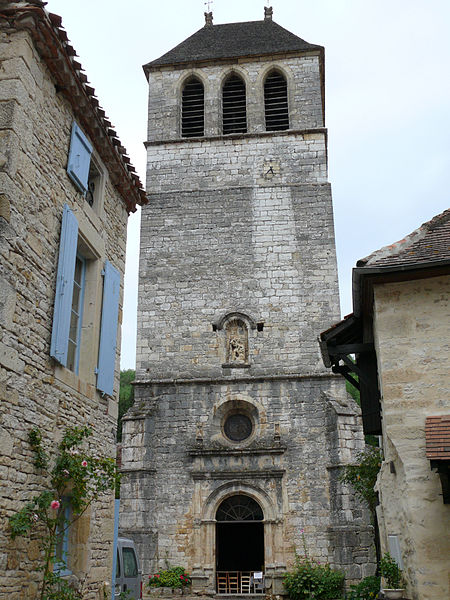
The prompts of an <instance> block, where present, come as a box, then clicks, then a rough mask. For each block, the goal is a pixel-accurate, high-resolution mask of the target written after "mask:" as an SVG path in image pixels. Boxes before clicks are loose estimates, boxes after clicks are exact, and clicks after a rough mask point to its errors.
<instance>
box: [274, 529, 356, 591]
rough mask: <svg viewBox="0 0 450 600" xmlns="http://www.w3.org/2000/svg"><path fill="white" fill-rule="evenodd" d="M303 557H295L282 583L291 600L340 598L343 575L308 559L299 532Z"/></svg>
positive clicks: (304, 543)
mask: <svg viewBox="0 0 450 600" xmlns="http://www.w3.org/2000/svg"><path fill="white" fill-rule="evenodd" d="M301 534H302V541H303V550H304V555H303V556H299V555H298V554H296V556H295V565H294V568H293V570H292V571H290V572H288V573H286V574H285V576H284V579H283V583H284V587H285V588H286V591H287V593H288V596H289V598H292V600H303V599H312V598H314V600H335V599H336V598H340V597H341V596H342V589H343V586H344V579H345V575H344V573H342V572H341V571H334V570H333V569H332V568H331V567H330V565H329V564H327V563H325V564H321V563H320V562H319V561H317V560H315V559H313V558H310V557H309V554H308V549H307V547H306V539H305V534H304V533H303V529H302V531H301Z"/></svg>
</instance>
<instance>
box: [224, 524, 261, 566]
mask: <svg viewBox="0 0 450 600" xmlns="http://www.w3.org/2000/svg"><path fill="white" fill-rule="evenodd" d="M216 552H217V570H218V571H263V570H264V525H263V524H262V523H245V522H238V521H234V522H230V523H217V525H216Z"/></svg>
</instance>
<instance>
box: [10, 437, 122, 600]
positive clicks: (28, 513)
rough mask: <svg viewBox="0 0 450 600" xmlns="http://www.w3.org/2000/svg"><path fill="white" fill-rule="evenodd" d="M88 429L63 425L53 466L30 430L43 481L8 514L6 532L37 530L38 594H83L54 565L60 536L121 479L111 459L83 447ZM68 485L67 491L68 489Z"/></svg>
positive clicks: (56, 597)
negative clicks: (39, 554)
mask: <svg viewBox="0 0 450 600" xmlns="http://www.w3.org/2000/svg"><path fill="white" fill-rule="evenodd" d="M90 435H91V430H90V429H89V428H88V427H72V428H68V429H66V430H65V431H64V434H63V437H62V440H61V442H60V443H59V445H58V446H57V451H56V456H55V458H54V460H53V468H52V469H50V468H49V465H50V460H49V457H48V455H47V454H46V452H45V451H44V450H43V447H42V434H41V432H40V431H39V430H38V429H33V430H32V431H30V433H29V435H28V439H29V442H30V445H31V447H32V449H33V451H34V454H35V458H34V464H35V466H37V467H38V468H40V469H42V468H44V465H45V468H46V475H47V484H46V485H45V488H44V489H43V490H42V491H41V492H40V493H39V494H37V495H35V496H33V497H32V499H31V500H30V501H28V502H27V503H26V504H25V506H23V507H22V508H21V510H19V511H18V512H17V513H15V514H13V515H12V516H11V517H10V519H9V526H10V536H11V538H12V539H15V538H16V537H18V536H25V537H26V536H29V535H31V534H32V533H33V532H35V533H36V534H37V536H38V538H39V539H40V541H41V549H42V565H41V570H42V572H43V579H42V587H41V593H40V596H39V598H40V600H79V599H81V598H82V596H81V595H80V594H79V592H78V591H76V590H74V589H73V588H72V587H71V586H70V585H68V583H67V582H66V581H65V580H64V579H62V578H61V577H60V576H59V575H58V573H57V572H55V571H54V569H53V564H54V563H55V562H56V557H55V548H56V544H57V541H58V537H59V536H61V535H63V534H64V532H65V531H67V529H68V528H69V527H70V526H71V525H72V523H74V522H75V521H76V520H77V519H78V518H79V517H80V516H81V515H82V514H83V513H84V511H85V510H86V509H87V508H88V507H89V505H90V504H91V503H92V502H93V501H95V500H96V499H97V498H98V497H99V496H100V495H101V494H104V493H106V492H107V491H109V490H113V489H114V488H115V486H116V484H117V481H118V479H119V475H118V474H117V472H116V464H115V461H114V460H113V459H111V458H102V457H94V456H92V455H91V454H90V453H89V452H88V451H87V449H86V447H85V446H86V444H85V442H86V440H87V438H89V436H90ZM69 490H70V492H69ZM65 495H66V497H67V495H69V503H70V507H71V516H70V518H67V517H66V514H67V513H66V511H65V504H64V503H63V497H64V496H65Z"/></svg>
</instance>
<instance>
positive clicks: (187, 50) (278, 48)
mask: <svg viewBox="0 0 450 600" xmlns="http://www.w3.org/2000/svg"><path fill="white" fill-rule="evenodd" d="M314 50H320V51H322V50H323V47H322V46H318V45H316V44H309V43H308V42H306V41H305V40H302V39H301V38H299V37H297V36H296V35H294V34H293V33H291V32H290V31H288V30H287V29H284V27H281V25H278V23H275V22H274V21H272V19H268V18H266V19H264V21H248V22H245V23H226V24H224V25H210V24H208V23H207V24H206V25H205V26H204V27H202V29H199V30H198V31H197V32H196V33H194V34H193V35H191V36H190V37H188V38H187V39H186V40H184V42H181V44H178V46H175V48H173V49H172V50H169V52H166V54H163V55H162V56H161V57H160V58H157V59H156V60H153V61H151V62H149V63H147V64H146V65H144V71H146V72H147V71H150V70H152V69H153V68H154V67H161V66H166V65H167V66H169V65H177V64H183V63H190V64H192V63H198V62H204V61H211V60H221V59H233V58H238V57H242V56H260V55H267V54H278V53H285V52H308V51H314Z"/></svg>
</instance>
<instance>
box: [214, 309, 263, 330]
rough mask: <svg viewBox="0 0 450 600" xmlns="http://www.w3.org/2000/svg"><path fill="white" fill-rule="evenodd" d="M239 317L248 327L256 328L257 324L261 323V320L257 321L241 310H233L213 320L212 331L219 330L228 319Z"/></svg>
mask: <svg viewBox="0 0 450 600" xmlns="http://www.w3.org/2000/svg"><path fill="white" fill-rule="evenodd" d="M235 319H240V320H242V321H245V322H246V323H247V326H248V328H249V329H256V328H257V326H258V325H260V324H261V323H262V321H257V320H256V319H255V318H253V317H252V316H251V315H249V314H246V313H244V312H241V311H233V312H228V313H226V314H225V315H223V316H222V317H219V318H217V319H215V320H214V321H213V329H214V331H220V330H221V329H223V328H224V327H225V326H226V324H227V323H228V322H229V321H232V320H235Z"/></svg>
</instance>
